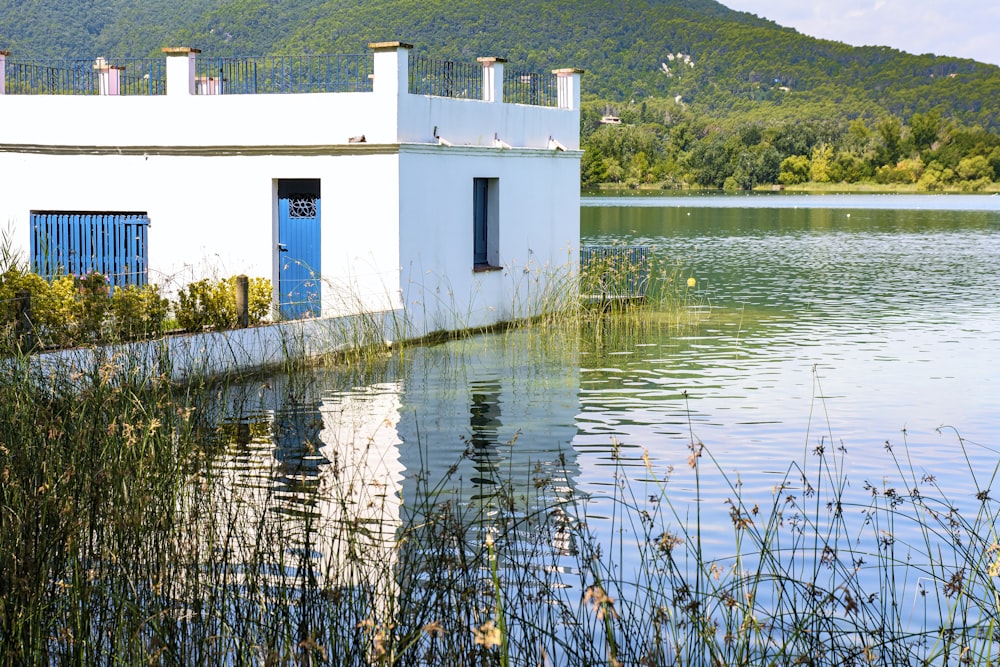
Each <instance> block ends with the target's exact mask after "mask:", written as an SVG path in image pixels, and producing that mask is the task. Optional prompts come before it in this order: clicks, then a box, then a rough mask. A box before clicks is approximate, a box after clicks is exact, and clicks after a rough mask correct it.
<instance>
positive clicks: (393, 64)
mask: <svg viewBox="0 0 1000 667" xmlns="http://www.w3.org/2000/svg"><path fill="white" fill-rule="evenodd" d="M368 48H369V49H371V50H372V51H374V52H375V80H374V82H373V84H372V91H373V92H374V93H375V94H377V95H390V96H392V97H399V96H400V95H405V94H406V93H408V92H409V88H410V49H412V48H413V45H412V44H407V43H405V42H372V43H370V44H369V45H368Z"/></svg>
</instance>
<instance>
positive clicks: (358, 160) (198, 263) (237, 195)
mask: <svg viewBox="0 0 1000 667" xmlns="http://www.w3.org/2000/svg"><path fill="white" fill-rule="evenodd" d="M397 162H398V157H397V156H396V155H395V149H387V150H386V152H385V153H380V152H378V151H377V150H376V151H371V150H369V151H367V152H365V150H364V149H361V150H359V151H347V152H346V154H345V153H341V154H336V152H334V153H333V154H327V155H306V156H303V155H275V154H256V155H162V154H157V153H154V152H152V151H150V153H147V154H144V155H114V154H110V155H109V154H104V155H74V154H33V153H27V154H10V153H7V154H0V165H2V170H3V173H4V174H5V176H4V177H3V179H2V184H3V191H2V194H0V220H2V221H4V222H5V223H6V224H7V228H6V229H7V233H8V234H10V236H11V238H12V239H14V240H15V241H16V245H17V247H19V248H20V249H21V250H22V252H24V253H25V256H26V253H27V249H28V245H29V222H30V214H31V211H41V210H69V211H78V210H82V211H142V212H145V213H147V214H148V215H149V218H150V226H149V236H148V248H149V267H150V272H149V281H150V282H151V283H155V284H158V285H161V286H162V287H163V288H164V289H165V290H166V291H167V292H168V293H169V292H172V291H173V290H176V289H177V288H179V287H181V286H183V285H185V284H187V283H189V282H191V281H193V280H197V279H200V278H204V277H229V276H232V275H237V274H241V273H243V274H246V275H249V276H253V277H265V278H268V279H271V280H272V282H274V283H275V284H276V283H277V277H278V276H277V269H278V267H277V262H278V253H277V233H278V229H277V210H276V201H277V192H276V187H277V180H278V179H295V178H310V179H319V181H320V188H321V201H322V202H323V204H322V209H321V216H322V217H321V243H322V266H323V279H324V284H323V287H322V292H321V293H322V296H323V300H324V304H323V305H324V308H323V312H324V315H343V314H347V313H348V312H358V311H359V310H379V309H388V308H394V307H397V306H398V284H397V283H396V280H397V276H398V266H399V259H398V243H397V236H398V211H399V203H398V193H397V190H396V187H395V183H394V181H393V179H392V178H391V175H392V174H394V173H395V172H396V164H397Z"/></svg>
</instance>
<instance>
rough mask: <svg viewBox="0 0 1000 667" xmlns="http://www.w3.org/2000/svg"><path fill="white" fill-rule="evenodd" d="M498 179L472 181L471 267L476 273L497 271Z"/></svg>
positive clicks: (498, 260)
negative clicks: (490, 270)
mask: <svg viewBox="0 0 1000 667" xmlns="http://www.w3.org/2000/svg"><path fill="white" fill-rule="evenodd" d="M499 202H500V179H498V178H474V179H472V264H473V268H474V269H476V270H477V271H484V270H489V269H499V268H500V233H499V217H500V216H499Z"/></svg>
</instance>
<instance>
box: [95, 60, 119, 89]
mask: <svg viewBox="0 0 1000 667" xmlns="http://www.w3.org/2000/svg"><path fill="white" fill-rule="evenodd" d="M124 69H125V68H124V67H120V66H118V65H109V64H108V62H107V61H106V60H105V59H104V58H98V59H97V60H96V61H95V62H94V70H95V71H96V72H97V92H98V94H99V95H121V90H122V71H124Z"/></svg>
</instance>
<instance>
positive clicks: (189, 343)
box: [32, 311, 401, 383]
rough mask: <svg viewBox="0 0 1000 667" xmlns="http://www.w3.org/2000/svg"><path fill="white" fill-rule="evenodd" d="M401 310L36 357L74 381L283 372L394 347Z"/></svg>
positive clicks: (37, 367)
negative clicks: (366, 349)
mask: <svg viewBox="0 0 1000 667" xmlns="http://www.w3.org/2000/svg"><path fill="white" fill-rule="evenodd" d="M400 321H401V313H400V312H399V311H384V312H379V313H368V314H363V315H352V316H346V317H336V318H324V319H311V320H294V321H289V322H280V323H277V324H270V325H265V326H259V327H253V328H250V329H234V330H231V331H219V332H206V333H198V334H178V335H173V336H166V337H164V338H160V339H157V340H151V341H140V342H134V343H123V344H118V345H105V346H100V347H93V348H77V349H70V350H57V351H53V352H43V353H40V354H37V355H35V356H34V357H33V358H32V370H33V372H35V373H37V374H38V376H39V378H40V379H42V380H43V381H44V379H45V378H47V377H49V378H51V377H53V376H55V374H63V375H64V376H67V377H69V378H71V379H72V378H73V377H75V376H81V375H84V374H87V373H90V372H94V371H98V372H100V371H101V370H102V369H107V370H108V371H109V372H112V373H113V374H117V373H120V372H126V373H129V374H131V375H133V376H135V377H138V378H140V379H144V380H146V381H169V382H175V383H188V382H192V381H197V380H206V381H212V380H218V379H225V378H228V377H233V378H235V377H237V376H239V375H243V374H247V373H251V372H255V371H261V370H267V369H271V368H281V367H283V366H286V365H288V364H290V363H294V362H298V361H305V360H308V359H313V358H319V357H323V356H326V355H330V354H335V353H337V352H343V351H346V350H349V349H353V348H357V347H360V346H364V345H370V344H375V343H382V342H385V343H389V342H391V341H392V340H393V337H394V336H395V333H396V328H397V323H398V322H400Z"/></svg>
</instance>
